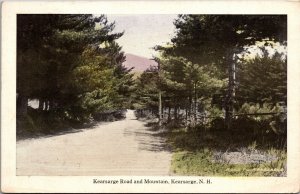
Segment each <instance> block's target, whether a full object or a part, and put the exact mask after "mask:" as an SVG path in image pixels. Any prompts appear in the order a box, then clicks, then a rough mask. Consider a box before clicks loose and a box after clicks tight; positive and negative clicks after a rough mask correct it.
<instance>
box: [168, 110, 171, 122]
mask: <svg viewBox="0 0 300 194" xmlns="http://www.w3.org/2000/svg"><path fill="white" fill-rule="evenodd" d="M170 120H171V106H169V110H168V122H169V121H170Z"/></svg>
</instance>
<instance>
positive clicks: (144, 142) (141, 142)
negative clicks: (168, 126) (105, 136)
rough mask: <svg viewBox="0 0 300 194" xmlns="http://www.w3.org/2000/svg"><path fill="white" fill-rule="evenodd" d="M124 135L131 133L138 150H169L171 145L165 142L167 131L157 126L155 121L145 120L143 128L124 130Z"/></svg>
mask: <svg viewBox="0 0 300 194" xmlns="http://www.w3.org/2000/svg"><path fill="white" fill-rule="evenodd" d="M124 133H125V134H126V135H133V136H134V137H135V138H136V140H137V142H138V148H139V149H140V150H146V151H151V152H171V147H170V146H169V145H168V144H167V142H166V135H167V132H166V131H165V130H164V129H162V128H160V127H159V126H158V123H157V122H147V123H145V124H144V130H140V131H130V130H125V131H124Z"/></svg>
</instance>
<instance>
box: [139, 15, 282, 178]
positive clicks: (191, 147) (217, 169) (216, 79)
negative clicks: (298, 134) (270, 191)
mask: <svg viewBox="0 0 300 194" xmlns="http://www.w3.org/2000/svg"><path fill="white" fill-rule="evenodd" d="M174 25H175V27H176V35H175V36H174V37H173V38H172V39H171V41H170V43H169V44H167V45H164V46H157V47H156V50H157V51H158V52H159V55H157V56H156V57H155V60H156V61H157V63H158V66H157V67H152V68H149V69H148V70H147V71H145V72H144V73H143V74H142V75H141V76H140V77H139V78H138V80H137V82H136V85H137V93H138V95H137V96H136V102H135V104H134V106H135V108H136V109H138V111H137V114H138V115H139V116H140V117H144V118H153V117H156V118H158V126H160V128H164V129H166V130H167V132H164V134H162V135H165V136H166V137H167V139H168V143H169V144H170V145H171V146H172V148H173V152H174V154H173V160H172V172H173V173H174V174H175V175H203V176H204V175H209V176H228V175H230V176H286V168H287V167H286V159H287V156H286V149H287V147H286V145H287V142H286V136H287V115H286V112H287V107H286V105H287V61H286V53H285V52H279V51H278V47H279V46H281V47H285V46H286V44H287V42H286V17H285V16H279V15H278V16H246V15H240V16H228V15H179V16H178V19H177V20H175V22H174ZM253 48H254V49H253ZM164 131H165V130H164Z"/></svg>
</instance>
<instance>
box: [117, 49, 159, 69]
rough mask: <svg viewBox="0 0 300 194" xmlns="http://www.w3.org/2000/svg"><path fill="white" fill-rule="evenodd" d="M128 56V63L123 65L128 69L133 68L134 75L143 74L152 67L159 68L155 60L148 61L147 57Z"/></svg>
mask: <svg viewBox="0 0 300 194" xmlns="http://www.w3.org/2000/svg"><path fill="white" fill-rule="evenodd" d="M125 56H126V61H125V62H124V63H123V65H124V66H125V67H126V68H132V67H134V69H133V70H132V72H133V73H141V72H143V71H145V70H146V69H148V68H149V67H150V66H151V65H152V66H157V63H156V62H155V61H153V60H150V59H147V58H146V57H141V56H137V55H133V54H129V53H127V54H125Z"/></svg>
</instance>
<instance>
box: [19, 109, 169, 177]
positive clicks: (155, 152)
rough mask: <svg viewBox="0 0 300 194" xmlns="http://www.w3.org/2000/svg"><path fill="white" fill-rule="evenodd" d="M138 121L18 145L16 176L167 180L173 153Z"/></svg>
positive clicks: (131, 114)
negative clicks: (102, 176) (137, 176)
mask: <svg viewBox="0 0 300 194" xmlns="http://www.w3.org/2000/svg"><path fill="white" fill-rule="evenodd" d="M145 124H146V123H145V122H142V121H138V120H136V117H135V115H134V112H133V110H128V111H127V113H126V119H124V120H121V121H115V122H107V123H101V124H98V125H97V126H95V127H92V128H89V129H83V130H82V131H81V132H77V133H68V134H64V135H59V136H53V137H47V138H39V139H27V140H20V141H18V142H17V175H32V176H34V175H35V176H47V175H49V176H55V175H56V176H59V175H65V176H66V175H70V176H71V175H73V176H74V175H80V176H85V175H91V176H101V175H106V176H110V175H111V176H115V175H143V176H148V175H149V176H151V175H157V176H164V175H166V176H168V175H169V168H170V161H171V152H170V151H169V149H168V148H167V147H166V145H165V139H164V138H163V137H161V136H159V133H158V132H157V131H153V130H151V128H149V127H146V126H145Z"/></svg>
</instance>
